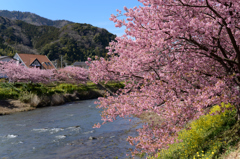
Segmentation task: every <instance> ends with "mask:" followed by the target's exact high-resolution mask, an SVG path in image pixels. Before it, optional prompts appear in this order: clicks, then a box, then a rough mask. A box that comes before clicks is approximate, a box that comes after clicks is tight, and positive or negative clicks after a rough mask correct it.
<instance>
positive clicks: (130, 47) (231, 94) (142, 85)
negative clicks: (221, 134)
mask: <svg viewBox="0 0 240 159" xmlns="http://www.w3.org/2000/svg"><path fill="white" fill-rule="evenodd" d="M138 1H139V2H141V3H142V4H143V6H139V7H134V8H127V7H124V10H125V13H123V14H122V12H121V11H118V12H119V14H118V15H117V16H115V15H111V18H110V20H112V21H113V22H115V23H116V27H121V26H125V27H126V30H125V35H123V36H122V37H117V38H116V42H111V43H110V47H109V48H108V50H109V52H108V54H109V55H110V56H111V57H110V58H109V59H104V58H100V59H98V60H96V61H92V62H91V64H90V65H91V66H90V70H89V72H90V78H91V80H93V81H94V82H96V83H98V82H101V81H108V80H120V81H121V80H124V81H126V85H125V88H124V89H122V90H121V91H120V92H119V93H118V94H117V95H116V96H108V97H106V98H99V107H100V108H104V111H103V112H102V118H103V120H104V123H106V122H109V121H110V122H112V121H113V120H115V119H116V117H117V116H120V117H126V116H131V115H136V116H139V115H141V114H143V113H145V112H152V113H155V114H157V115H158V116H160V117H161V119H162V120H160V121H159V122H158V123H152V124H151V123H150V124H145V125H144V126H143V128H142V129H138V132H139V136H137V137H129V138H128V140H129V142H130V143H131V144H135V145H136V149H135V152H134V153H139V152H147V153H155V152H156V151H157V150H158V149H163V148H167V147H168V145H169V144H171V143H174V142H175V139H176V136H177V133H178V132H179V131H180V130H181V129H182V128H184V126H185V125H186V124H187V123H188V122H189V121H191V120H194V119H197V118H199V117H200V116H201V115H203V114H205V113H206V108H207V107H209V106H212V105H215V104H220V103H221V102H224V103H231V104H233V105H235V107H236V108H237V111H238V120H239V119H240V110H239V108H240V98H239V95H240V92H239V87H240V47H239V46H240V2H239V1H238V0H167V1H166V0H138ZM119 15H124V16H126V20H120V19H118V16H119ZM121 19H122V18H121ZM96 127H100V124H97V125H96Z"/></svg>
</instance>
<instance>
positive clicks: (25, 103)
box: [0, 82, 122, 115]
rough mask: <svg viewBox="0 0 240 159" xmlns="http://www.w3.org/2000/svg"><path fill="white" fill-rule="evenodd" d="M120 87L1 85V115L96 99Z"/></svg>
mask: <svg viewBox="0 0 240 159" xmlns="http://www.w3.org/2000/svg"><path fill="white" fill-rule="evenodd" d="M120 87H122V84H119V83H114V82H112V83H108V84H105V85H99V84H98V85H96V84H94V83H91V82H89V83H87V84H85V85H72V84H58V85H55V86H46V85H39V84H38V85H32V84H22V83H15V84H9V83H1V85H0V97H1V99H0V115H8V114H12V113H16V112H22V111H30V110H34V109H37V108H40V107H47V106H58V105H62V104H65V103H68V102H73V101H80V100H87V99H95V98H98V97H102V96H104V94H105V93H106V91H108V92H111V93H112V92H115V91H117V90H118V89H119V88H120Z"/></svg>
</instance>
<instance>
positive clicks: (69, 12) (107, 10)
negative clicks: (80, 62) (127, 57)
mask: <svg viewBox="0 0 240 159" xmlns="http://www.w3.org/2000/svg"><path fill="white" fill-rule="evenodd" d="M0 2H1V3H0V4H1V5H0V10H9V11H22V12H32V13H35V14H38V15H40V16H42V17H45V18H48V19H51V20H61V19H64V20H69V21H73V22H77V23H88V24H92V25H93V26H97V27H101V28H105V29H107V30H108V31H109V32H111V33H113V34H116V35H117V36H121V35H122V34H124V28H115V26H114V25H115V24H114V23H113V22H112V21H110V20H109V18H110V16H111V14H117V12H116V9H119V10H122V11H123V7H124V6H126V7H128V8H132V7H134V6H139V5H141V3H139V2H138V0H0Z"/></svg>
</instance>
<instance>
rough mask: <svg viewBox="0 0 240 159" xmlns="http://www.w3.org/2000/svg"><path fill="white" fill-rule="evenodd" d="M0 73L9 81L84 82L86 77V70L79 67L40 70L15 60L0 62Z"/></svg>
mask: <svg viewBox="0 0 240 159" xmlns="http://www.w3.org/2000/svg"><path fill="white" fill-rule="evenodd" d="M0 74H1V76H6V77H7V78H8V79H9V81H10V82H32V83H51V82H66V83H84V82H86V81H87V79H88V70H87V69H84V68H81V67H71V66H68V67H65V68H62V69H59V70H55V69H52V70H41V69H39V68H35V67H34V68H26V67H25V66H22V65H18V64H17V63H16V62H15V61H9V62H0Z"/></svg>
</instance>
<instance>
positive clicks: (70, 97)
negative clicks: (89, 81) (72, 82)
mask: <svg viewBox="0 0 240 159" xmlns="http://www.w3.org/2000/svg"><path fill="white" fill-rule="evenodd" d="M103 95H104V91H103V90H99V91H86V92H82V94H80V93H78V92H74V93H73V94H54V95H52V96H38V95H33V97H32V98H31V99H30V102H29V103H24V102H21V101H20V100H17V99H6V100H0V115H9V114H13V113H16V112H24V111H30V110H35V109H37V108H40V107H47V106H58V105H63V104H65V103H67V102H73V101H79V100H87V99H94V98H98V97H101V96H103Z"/></svg>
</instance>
